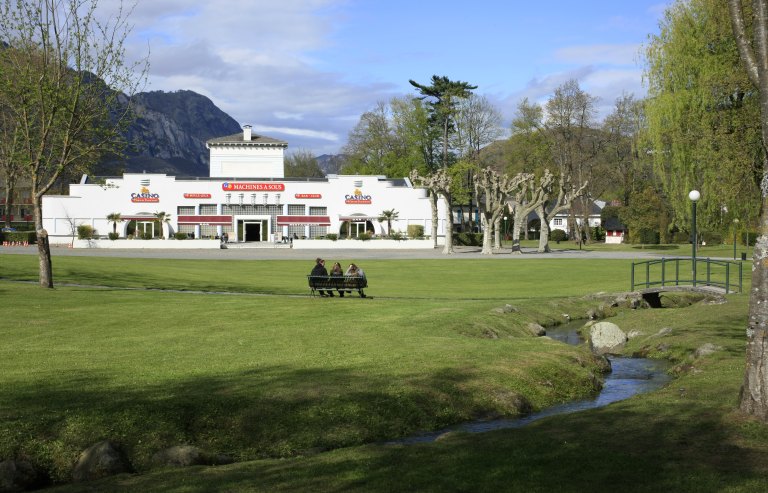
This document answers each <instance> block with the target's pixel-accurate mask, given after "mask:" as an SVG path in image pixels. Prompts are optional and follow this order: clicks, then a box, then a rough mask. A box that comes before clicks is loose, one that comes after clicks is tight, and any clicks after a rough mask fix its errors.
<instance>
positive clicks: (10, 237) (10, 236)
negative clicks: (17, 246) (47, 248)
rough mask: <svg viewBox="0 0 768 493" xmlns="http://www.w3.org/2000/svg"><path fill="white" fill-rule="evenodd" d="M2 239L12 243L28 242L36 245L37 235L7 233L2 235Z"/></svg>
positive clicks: (27, 232)
mask: <svg viewBox="0 0 768 493" xmlns="http://www.w3.org/2000/svg"><path fill="white" fill-rule="evenodd" d="M0 239H1V240H2V241H11V242H20V243H23V242H25V241H26V242H27V243H29V244H32V243H35V241H36V240H37V234H36V233H35V232H34V231H6V232H4V233H0Z"/></svg>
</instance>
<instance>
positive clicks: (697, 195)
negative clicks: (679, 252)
mask: <svg viewBox="0 0 768 493" xmlns="http://www.w3.org/2000/svg"><path fill="white" fill-rule="evenodd" d="M688 198H689V199H690V200H691V207H692V212H693V214H692V216H693V217H692V223H693V227H692V228H691V229H692V232H693V241H692V242H691V245H692V246H693V248H692V250H691V263H692V264H693V285H694V286H696V202H698V201H699V199H700V198H701V193H699V191H698V190H691V192H690V193H689V194H688Z"/></svg>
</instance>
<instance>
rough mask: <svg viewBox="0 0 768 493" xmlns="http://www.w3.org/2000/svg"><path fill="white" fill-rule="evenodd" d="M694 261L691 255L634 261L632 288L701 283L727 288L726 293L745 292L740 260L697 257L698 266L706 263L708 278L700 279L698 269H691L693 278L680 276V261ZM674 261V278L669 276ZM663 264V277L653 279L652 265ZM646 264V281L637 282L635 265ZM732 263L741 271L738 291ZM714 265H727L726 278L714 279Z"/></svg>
mask: <svg viewBox="0 0 768 493" xmlns="http://www.w3.org/2000/svg"><path fill="white" fill-rule="evenodd" d="M686 261H687V262H692V259H691V258H689V257H673V258H665V257H662V258H661V259H653V260H644V261H641V262H632V273H631V283H632V287H631V290H632V291H634V290H635V287H637V286H644V287H645V288H646V289H648V288H650V287H652V286H659V285H660V286H662V287H664V286H669V285H674V286H679V285H680V284H681V283H682V284H692V285H693V286H696V285H697V284H701V285H703V286H715V287H720V288H723V289H725V292H726V293H731V292H739V293H742V292H743V279H744V276H743V264H742V262H739V261H732V260H719V259H711V258H706V259H702V258H698V259H696V266H697V267H698V265H700V264H705V265H706V278H705V279H699V278H698V275H697V274H695V273H696V272H697V270H698V269H693V268H692V269H691V270H692V275H691V279H684V278H681V277H680V262H686ZM671 263H674V265H675V271H674V277H673V278H671V279H670V278H667V269H666V266H667V264H671ZM657 264H661V279H660V280H655V279H654V280H651V266H652V265H657ZM643 265H644V266H645V281H640V282H635V267H636V266H643ZM731 265H733V266H738V273H739V279H738V291H735V288H736V286H735V283H733V282H731ZM712 266H717V267H725V274H724V277H725V279H724V280H722V281H721V280H719V279H713V278H712ZM692 267H693V266H692Z"/></svg>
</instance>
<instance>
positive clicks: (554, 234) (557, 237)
mask: <svg viewBox="0 0 768 493" xmlns="http://www.w3.org/2000/svg"><path fill="white" fill-rule="evenodd" d="M549 239H550V240H552V241H555V242H557V243H560V242H561V241H565V240H567V239H568V235H567V234H566V233H565V231H563V230H562V229H553V230H552V231H550V233H549Z"/></svg>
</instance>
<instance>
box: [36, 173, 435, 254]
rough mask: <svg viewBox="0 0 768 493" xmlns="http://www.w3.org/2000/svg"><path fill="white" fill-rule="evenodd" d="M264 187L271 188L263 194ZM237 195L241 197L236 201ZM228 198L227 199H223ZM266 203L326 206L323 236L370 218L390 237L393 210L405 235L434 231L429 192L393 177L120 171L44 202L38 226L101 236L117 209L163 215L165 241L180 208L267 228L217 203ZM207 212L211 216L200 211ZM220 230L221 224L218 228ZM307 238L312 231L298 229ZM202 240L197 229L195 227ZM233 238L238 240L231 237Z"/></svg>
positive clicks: (56, 233)
mask: <svg viewBox="0 0 768 493" xmlns="http://www.w3.org/2000/svg"><path fill="white" fill-rule="evenodd" d="M264 188H267V189H268V190H266V191H265V190H264ZM241 194H242V199H241ZM227 195H229V197H227ZM228 200H229V203H230V204H233V205H237V204H239V203H240V201H241V200H242V202H243V204H251V203H252V202H255V204H270V205H279V210H280V211H281V212H280V213H279V214H282V215H287V214H288V206H289V205H294V206H295V205H303V206H304V215H309V214H310V207H325V208H326V210H327V213H326V214H325V215H327V216H328V217H329V219H330V226H328V227H327V232H328V233H337V234H338V233H339V231H340V228H341V225H342V222H343V220H342V218H343V217H348V216H354V215H357V216H368V217H369V218H371V219H370V221H371V223H372V225H373V227H374V229H375V233H376V234H380V235H384V234H386V233H387V231H386V229H387V226H386V224H387V223H386V221H385V222H383V223H379V222H378V221H376V220H375V219H373V218H375V217H378V216H379V215H380V214H381V212H382V211H384V210H387V209H394V210H396V211H397V212H398V214H399V218H398V220H397V221H394V222H393V224H392V230H393V231H402V232H404V233H405V232H406V231H407V227H408V225H409V224H419V225H422V226H423V227H424V233H425V234H426V235H429V234H431V228H432V224H431V223H432V220H431V217H432V211H431V207H430V203H429V200H428V198H427V194H426V191H425V190H424V189H417V188H413V187H411V186H395V185H393V183H392V182H391V181H390V180H387V179H385V178H383V177H377V176H335V175H331V176H329V177H328V178H327V179H325V180H318V181H309V180H301V179H272V180H264V179H259V178H238V179H236V180H229V179H228V180H225V179H216V178H210V179H209V178H201V179H197V180H196V179H185V180H177V179H176V178H175V177H172V176H167V175H164V174H125V175H123V177H122V178H112V179H108V180H107V181H106V183H105V184H72V185H70V195H68V196H45V197H43V216H44V217H43V225H44V227H45V229H46V230H47V231H48V234H49V239H50V242H51V243H60V244H61V243H70V242H71V241H72V238H73V236H76V233H75V232H73V230H75V231H76V227H77V226H78V225H80V224H88V225H91V226H93V227H94V228H95V229H96V230H97V231H98V234H99V235H101V236H105V235H107V234H108V233H110V232H111V231H112V228H113V225H112V223H110V222H108V221H107V219H106V217H107V215H108V214H111V213H115V212H119V213H120V214H121V215H122V216H123V217H124V218H125V217H131V216H134V217H135V216H144V217H147V218H148V219H151V218H152V216H153V215H154V214H155V213H157V212H160V211H163V212H166V213H168V214H170V219H171V221H170V223H169V224H168V225H167V226H164V228H163V235H164V236H166V237H169V236H170V235H172V234H173V233H174V232H176V231H178V230H179V223H178V216H179V214H178V208H179V207H194V210H195V213H196V215H201V214H200V210H201V209H200V206H201V205H211V204H215V205H216V215H231V216H232V224H231V226H232V227H235V226H236V224H237V221H238V220H239V219H240V220H267V221H269V231H270V233H271V231H272V229H273V226H272V221H271V217H270V216H252V215H244V214H243V215H241V214H238V212H237V207H235V208H234V209H235V210H234V211H233V213H232V214H228V213H225V212H222V205H225V204H227V201H228ZM203 215H211V214H203ZM438 217H439V218H440V224H439V225H438V236H441V235H444V234H445V224H444V221H445V219H444V217H445V212H444V210H443V205H442V201H441V203H440V208H439V210H438ZM127 225H128V222H127V221H124V222H122V223H118V225H117V231H118V233H120V236H121V237H125V236H126V228H127ZM217 228H218V229H217V232H218V234H220V233H221V232H222V229H221V228H222V226H221V225H219V226H217ZM298 228H299V229H303V231H304V234H303V235H300V236H308V237H309V236H310V233H309V228H310V226H299V227H298ZM196 231H197V233H198V234H196V237H199V231H200V230H199V226H198V229H197V230H196ZM280 235H288V226H282V227H280V228H279V232H278V236H280ZM230 241H238V238H236V237H232V236H230Z"/></svg>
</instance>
